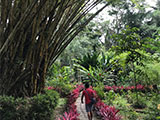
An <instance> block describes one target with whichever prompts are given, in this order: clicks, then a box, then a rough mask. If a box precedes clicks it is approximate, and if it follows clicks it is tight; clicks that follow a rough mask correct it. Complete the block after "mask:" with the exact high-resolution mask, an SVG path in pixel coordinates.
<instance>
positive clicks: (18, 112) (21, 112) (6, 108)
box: [0, 96, 31, 120]
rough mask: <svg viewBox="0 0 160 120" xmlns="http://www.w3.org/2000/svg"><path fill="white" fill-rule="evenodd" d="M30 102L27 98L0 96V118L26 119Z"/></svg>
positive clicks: (2, 119) (5, 119)
mask: <svg viewBox="0 0 160 120" xmlns="http://www.w3.org/2000/svg"><path fill="white" fill-rule="evenodd" d="M30 106H31V105H30V104H28V102H27V99H22V98H17V99H15V98H14V97H12V96H0V119H1V120H11V119H13V120H26V119H27V117H28V114H29V109H30Z"/></svg>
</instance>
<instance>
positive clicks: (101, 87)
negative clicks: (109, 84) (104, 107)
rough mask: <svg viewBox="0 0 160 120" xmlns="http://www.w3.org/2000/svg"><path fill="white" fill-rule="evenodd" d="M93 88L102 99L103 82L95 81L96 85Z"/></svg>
mask: <svg viewBox="0 0 160 120" xmlns="http://www.w3.org/2000/svg"><path fill="white" fill-rule="evenodd" d="M93 89H94V90H95V91H96V93H97V95H98V96H99V98H100V99H101V100H103V99H104V96H105V94H104V85H103V83H101V82H99V83H97V85H96V87H94V88H93Z"/></svg>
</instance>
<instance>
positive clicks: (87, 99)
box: [81, 83, 94, 120]
mask: <svg viewBox="0 0 160 120" xmlns="http://www.w3.org/2000/svg"><path fill="white" fill-rule="evenodd" d="M93 96H94V91H93V90H92V89H90V88H89V83H85V90H84V91H83V92H82V96H81V103H82V104H83V98H84V97H85V106H86V112H87V115H88V119H89V120H92V107H93V103H92V102H91V100H90V97H93Z"/></svg>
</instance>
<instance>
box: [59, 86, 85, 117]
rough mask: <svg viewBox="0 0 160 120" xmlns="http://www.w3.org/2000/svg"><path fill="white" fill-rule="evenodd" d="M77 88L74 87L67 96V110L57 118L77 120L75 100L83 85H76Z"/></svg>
mask: <svg viewBox="0 0 160 120" xmlns="http://www.w3.org/2000/svg"><path fill="white" fill-rule="evenodd" d="M76 87H77V88H75V89H74V90H73V91H72V92H71V94H70V95H69V96H68V103H67V104H68V107H67V109H68V110H67V112H65V113H64V115H63V116H62V117H60V118H58V120H78V116H79V114H78V113H77V106H76V105H75V102H76V100H77V98H78V97H79V93H80V91H81V90H82V88H84V86H83V85H77V86H76Z"/></svg>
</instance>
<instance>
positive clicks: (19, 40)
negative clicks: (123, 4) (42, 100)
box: [0, 0, 109, 97]
mask: <svg viewBox="0 0 160 120" xmlns="http://www.w3.org/2000/svg"><path fill="white" fill-rule="evenodd" d="M89 1H90V0H34V1H30V0H25V1H23V0H20V1H17V0H10V1H9V0H1V3H0V11H1V12H0V13H1V15H0V95H13V96H15V97H20V96H21V97H23V96H33V95H35V94H37V93H40V92H42V91H43V90H44V87H45V77H46V71H47V70H48V68H49V67H50V66H51V65H52V64H53V63H54V61H55V60H56V59H57V57H58V56H59V55H60V54H61V53H62V51H63V50H64V49H65V48H66V47H67V45H68V44H69V43H70V42H71V41H72V40H73V38H74V37H75V36H76V35H77V34H78V33H79V32H80V31H81V30H82V29H83V28H84V27H85V26H86V25H87V24H88V22H89V21H91V20H92V19H93V17H94V16H95V15H97V14H98V13H99V12H100V11H102V10H103V9H104V8H105V7H106V6H107V5H108V4H109V3H108V4H106V5H104V7H102V8H101V9H99V10H98V11H97V12H96V13H95V14H93V15H92V16H91V17H90V18H88V19H87V20H86V21H85V22H83V23H81V24H80V23H79V21H80V20H81V19H82V18H83V17H84V16H85V15H86V14H87V13H88V12H89V11H90V10H91V9H92V8H94V7H95V6H96V5H97V4H99V3H100V2H101V1H102V0H93V1H92V2H89Z"/></svg>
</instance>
